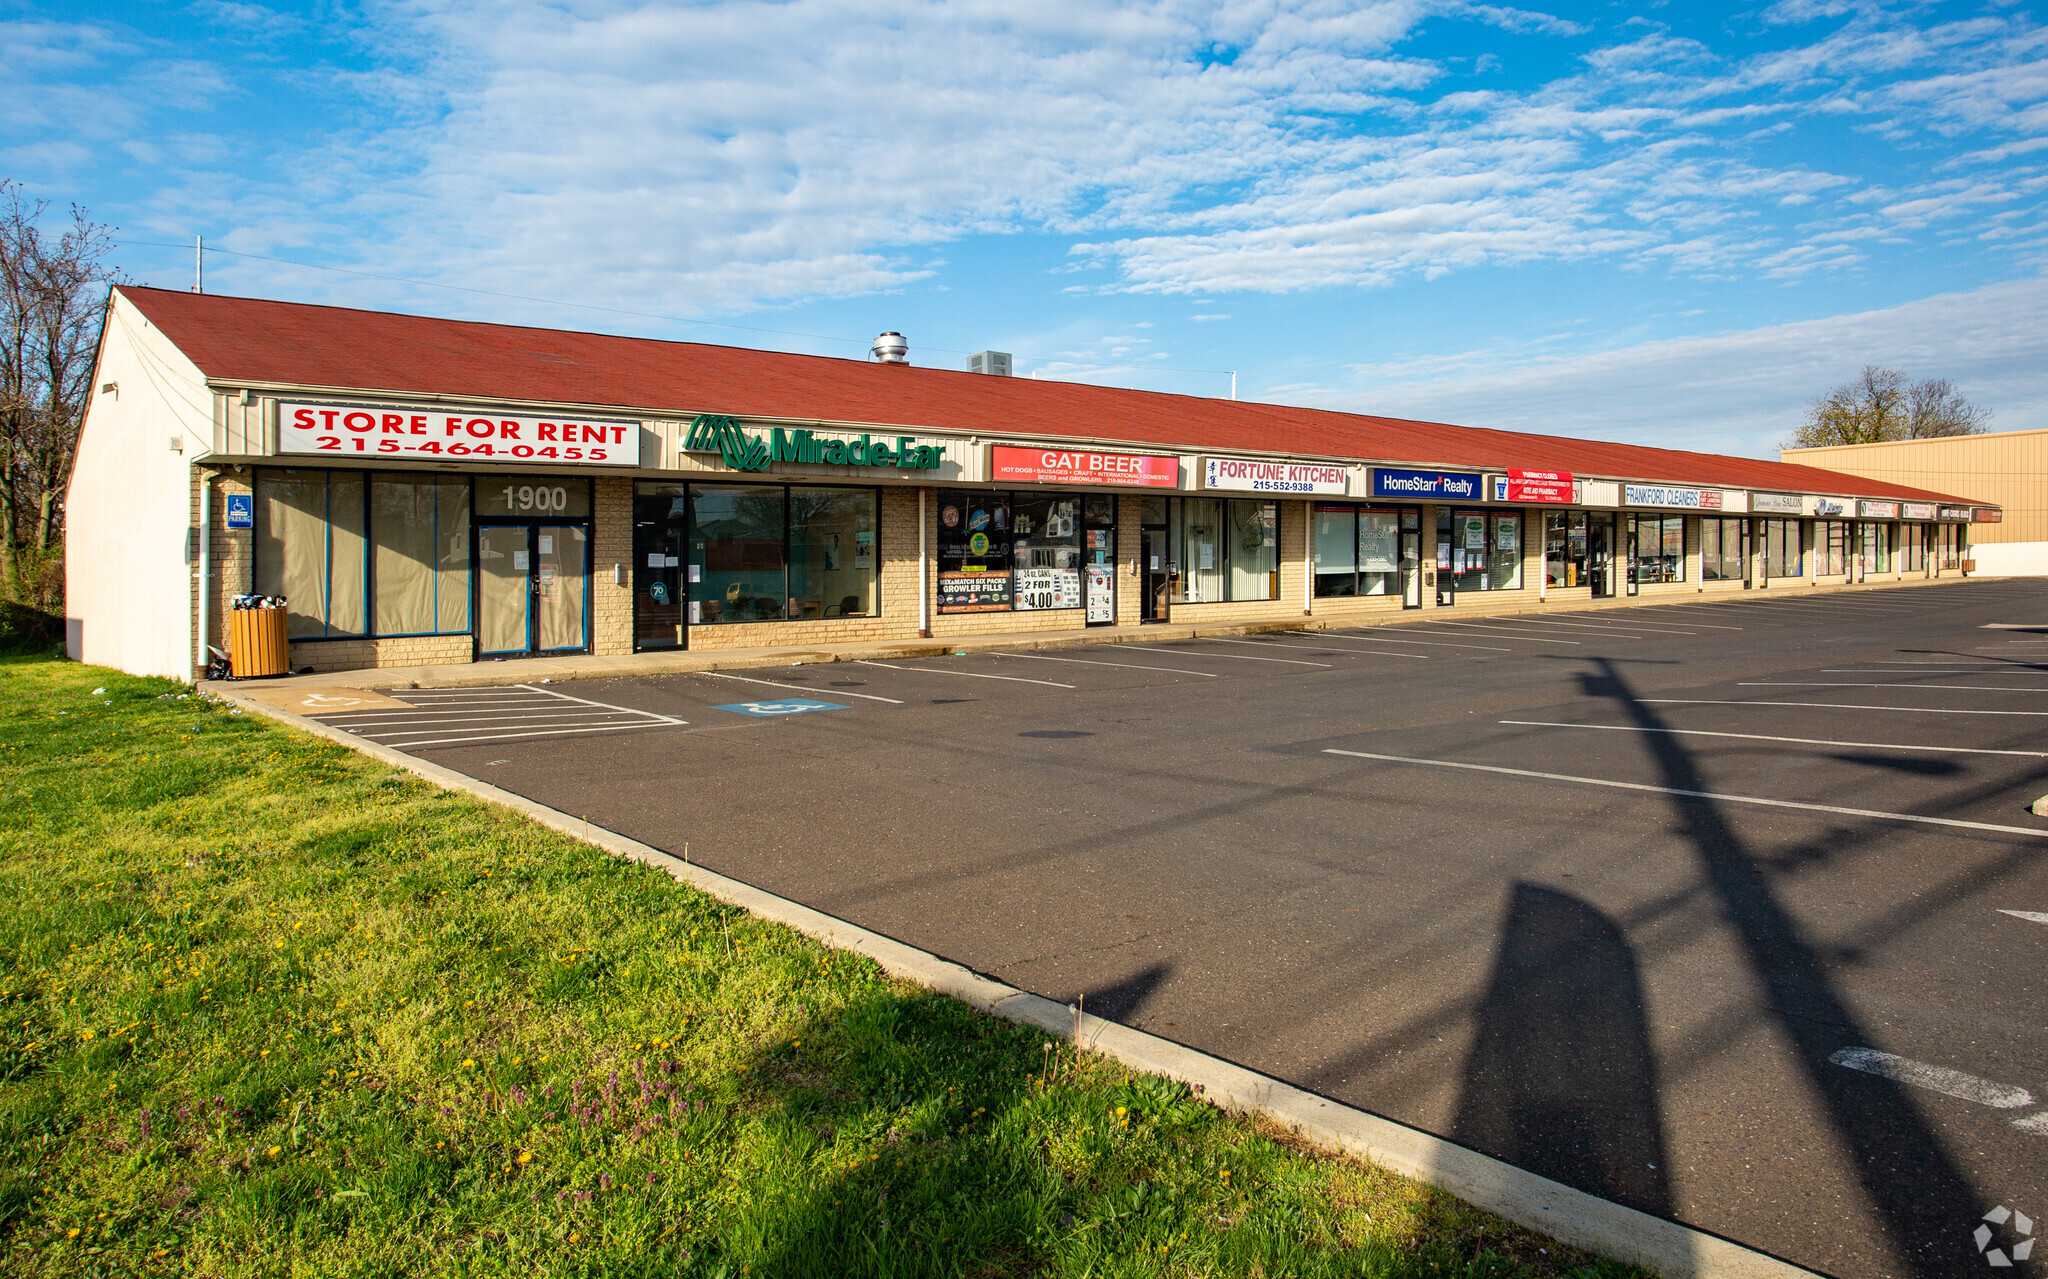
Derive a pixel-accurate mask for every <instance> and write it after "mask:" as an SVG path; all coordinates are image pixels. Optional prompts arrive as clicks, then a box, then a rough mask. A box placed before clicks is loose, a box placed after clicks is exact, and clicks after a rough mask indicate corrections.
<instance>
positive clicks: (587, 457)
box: [277, 400, 640, 467]
mask: <svg viewBox="0 0 2048 1279" xmlns="http://www.w3.org/2000/svg"><path fill="white" fill-rule="evenodd" d="M639 432H640V424H639V423H638V422H621V421H615V420H609V419H605V418H575V419H567V418H560V417H532V416H528V415H525V414H516V415H515V414H509V413H482V412H478V411H476V410H474V409H471V410H468V411H465V412H461V413H451V412H449V411H448V410H447V409H445V408H442V409H419V408H405V407H403V406H392V405H376V406H371V405H362V404H304V403H298V402H294V401H290V400H287V401H285V402H283V403H281V404H279V405H278V406H277V451H278V452H280V453H311V454H315V455H318V456H321V457H387V458H411V459H413V460H415V461H430V462H446V461H449V460H451V459H456V458H462V459H470V458H482V459H484V460H486V461H491V462H534V463H539V464H541V465H545V466H554V467H561V466H638V465H639V464H640V437H639Z"/></svg>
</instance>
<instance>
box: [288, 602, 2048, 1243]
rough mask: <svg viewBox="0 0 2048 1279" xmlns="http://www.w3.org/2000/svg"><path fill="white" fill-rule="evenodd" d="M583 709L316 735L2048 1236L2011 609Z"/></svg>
mask: <svg viewBox="0 0 2048 1279" xmlns="http://www.w3.org/2000/svg"><path fill="white" fill-rule="evenodd" d="M573 688H574V698H575V699H578V700H579V701H580V703H581V704H580V705H579V706H575V707H571V706H569V705H568V704H567V703H564V702H561V701H560V700H559V696H557V697H545V696H543V697H533V698H529V697H525V696H523V695H521V694H524V693H539V692H542V691H543V690H539V689H537V687H536V688H529V689H526V690H520V691H518V692H516V693H513V694H508V692H507V690H504V689H477V690H462V691H460V692H452V691H451V692H446V693H421V692H416V691H401V692H395V693H393V694H392V696H394V697H397V698H399V699H401V700H404V701H407V702H409V703H414V704H415V705H418V706H419V708H420V709H419V711H418V716H419V717H421V718H419V719H418V720H417V721H415V720H413V719H408V718H407V716H406V715H403V714H397V715H394V713H393V712H390V711H366V712H360V713H357V714H355V715H338V716H332V717H327V718H328V720H329V722H331V723H335V724H337V725H342V726H348V727H351V728H352V729H353V731H357V732H359V733H362V734H363V735H364V736H368V737H374V738H376V739H377V740H382V741H386V742H388V743H390V744H394V745H398V746H400V748H401V749H407V750H411V751H414V752H416V753H418V754H420V755H422V756H425V757H428V758H431V759H434V760H435V761H437V762H439V763H442V764H444V765H448V766H451V767H454V768H456V769H459V770H461V771H463V772H466V773H469V774H471V775H473V776H476V777H479V778H482V779H484V780H486V781H489V782H491V783H492V784H494V785H497V786H501V787H504V788H506V789H508V790H512V791H516V792H519V793H521V794H524V795H528V796H530V797H532V798H534V799H536V800H539V801H540V802H542V803H545V804H549V805H552V806H553V807H556V808H558V809H562V810H565V811H568V812H571V813H576V814H581V815H587V816H588V817H589V819H590V820H591V821H592V822H594V823H598V824H601V825H604V826H607V827H610V828H612V829H614V830H618V831H620V832H623V833H625V834H627V835H630V836H632V837H634V838H636V839H639V840H643V841H645V842H647V843H649V844H653V845H656V846H659V847H663V848H667V849H671V850H675V851H680V850H681V849H682V847H683V845H684V844H685V842H687V843H688V844H689V849H690V857H691V860H693V861H695V862H698V863H700V864H702V865H705V866H708V867H710V868H711V869H713V870H716V871H719V872H721V873H723V874H726V875H730V876H733V877H735V878H738V879H742V880H745V881H747V882H750V883H753V884H756V885H759V886H761V887H763V888H766V889H769V890H770V891H773V892H777V893H780V894H783V895H785V896H787V897H791V898H794V899H796V900H798V901H802V902H804V903H806V904H808V905H811V906H814V907H817V908H818V909H821V910H824V911H827V912H830V913H832V914H834V915H837V916H839V917H841V918H844V919H848V920H851V921H853V922H856V923H858V924H861V925H863V926H865V927H867V928H871V929H874V930H876V931H878V932H882V933H886V934H889V935H891V936H894V937H898V938H901V939H903V940H905V941H907V942H910V943H911V944H913V945H917V946H920V947H923V948H925V949H927V950H930V951H933V952H936V953H938V954H941V955H944V956H946V957H948V958H951V959H954V960H957V961H959V962H962V963H965V964H967V965H969V966H971V967H973V968H976V969H978V970H981V971H983V972H987V973H989V974H991V975H993V976H996V977H998V978H1000V979H1002V980H1004V981H1006V982H1010V983H1012V984H1014V985H1017V986H1020V987H1023V988H1025V989H1029V990H1033V991H1036V992H1039V993H1041V994H1044V995H1047V996H1050V997H1053V998H1057V999H1061V1000H1065V1001H1069V1002H1072V1001H1074V1000H1077V999H1082V998H1085V1000H1086V1004H1087V1007H1088V1010H1089V1011H1091V1012H1096V1013H1100V1014H1102V1015H1104V1016H1112V1017H1116V1018H1118V1019H1119V1020H1122V1021H1125V1022H1127V1023H1129V1024H1132V1025H1135V1026H1139V1027H1142V1028H1144V1029H1146V1030H1149V1031H1152V1032H1154V1033H1156V1034H1159V1035H1162V1036H1165V1037H1167V1038H1170V1039H1174V1040H1177V1041H1179V1042H1181V1043H1185V1044H1188V1045H1191V1046H1193V1047H1195V1048H1198V1049H1201V1050H1203V1051H1206V1052H1210V1053H1214V1054H1216V1055H1218V1056H1221V1057H1225V1058H1228V1059H1230V1060H1232V1061H1236V1062H1239V1063H1242V1064H1244V1065H1247V1066H1250V1067H1252V1068H1254V1069H1258V1070H1261V1071H1265V1072H1267V1073H1269V1074H1272V1075H1275V1076H1278V1077H1281V1078H1284V1079H1287V1080H1290V1081H1292V1082H1295V1083H1298V1084H1301V1085H1303V1086H1305V1087H1308V1088H1311V1089H1314V1090H1316V1091H1318V1092H1321V1093H1323V1094H1326V1095H1328V1096H1331V1097H1334V1098H1337V1099H1339V1100H1342V1101H1344V1102H1346V1103H1349V1104H1351V1105H1355V1106H1359V1107H1361V1108H1364V1109H1367V1110H1371V1111H1374V1112H1376V1113H1379V1114H1382V1115H1386V1116H1389V1117H1391V1118H1394V1119H1398V1120H1401V1121H1403V1122H1405V1123H1409V1124H1413V1125H1415V1126H1417V1127H1420V1128H1424V1129H1427V1130H1429V1131H1431V1132H1435V1133H1438V1134H1441V1135H1444V1136H1447V1137H1450V1138H1453V1139H1455V1140H1457V1141H1460V1142H1463V1143H1465V1144H1467V1145H1470V1146H1473V1147H1476V1148H1478V1149H1481V1150H1484V1151H1486V1152H1488V1153H1490V1154H1494V1155H1497V1156H1500V1157H1502V1158H1505V1159H1508V1160H1510V1161H1512V1162H1515V1163H1517V1164H1520V1165H1522V1166H1524V1167H1527V1168H1531V1169H1534V1170H1536V1171H1538V1172H1541V1173H1543V1174H1545V1175H1547V1176H1551V1177H1554V1178H1557V1179H1558V1180H1561V1181H1564V1182H1567V1183H1570V1184H1572V1185H1575V1186H1579V1187H1581V1188H1583V1189H1586V1190H1589V1191H1592V1192H1594V1193H1597V1194H1601V1195H1605V1196H1607V1197H1609V1198H1613V1199H1616V1200H1619V1201H1621V1202H1624V1203H1628V1204H1631V1205H1633V1206H1635V1207H1638V1208H1642V1209H1645V1210H1647V1211H1650V1212H1654V1213H1658V1214H1661V1215H1665V1216H1669V1217H1673V1218H1676V1219H1678V1220H1680V1221H1684V1222H1686V1223H1687V1224H1690V1225H1694V1226H1698V1227H1701V1228H1703V1229H1706V1230H1710V1231H1713V1232H1715V1233H1718V1234H1721V1235H1725V1236H1727V1237H1729V1238H1732V1239H1735V1240H1738V1241H1741V1242H1743V1243H1746V1244H1749V1245H1751V1246H1753V1247H1757V1248H1761V1249H1764V1250H1766V1251H1769V1252H1772V1253H1774V1254H1777V1255H1779V1256H1782V1257H1784V1258H1786V1259H1788V1260H1791V1261H1795V1262H1797V1263H1799V1264H1801V1265H1804V1266H1808V1267H1811V1268H1813V1269H1816V1270H1821V1271H1825V1272H1828V1273H1832V1274H1837V1275H1843V1276H1858V1277H1861V1276H1881V1275H1943V1276H1949V1275H1959V1274H1964V1273H1970V1272H1977V1271H1981V1270H1984V1269H1986V1268H1987V1260H1986V1257H1987V1252H1986V1250H1987V1249H1988V1248H1991V1247H1999V1248H2004V1249H2010V1248H2011V1247H2012V1246H2013V1245H2014V1244H2015V1243H2017V1242H2018V1241H2019V1238H2020V1236H2019V1234H2018V1233H2017V1231H2016V1222H2017V1219H2016V1218H2005V1219H2002V1220H2001V1222H2000V1224H1999V1225H1998V1227H1997V1229H1996V1230H1995V1231H1994V1237H1993V1238H1992V1240H1991V1242H1990V1243H1989V1244H1985V1245H1982V1246H1981V1247H1980V1245H1979V1242H1978V1240H1977V1238H1976V1237H1975V1235H1974V1232H1975V1231H1976V1230H1977V1228H1978V1226H1979V1224H1980V1219H1981V1218H1982V1217H1983V1215H1984V1214H1985V1213H1986V1212H1989V1211H1992V1210H1993V1209H1995V1208H1996V1207H1997V1206H1998V1205H2001V1204H2004V1205H2009V1206H2010V1207H2012V1208H2014V1209H2017V1210H2019V1211H2020V1212H2023V1213H2024V1214H2026V1215H2027V1217H2028V1218H2030V1219H2040V1218H2043V1217H2044V1216H2048V1171H2044V1170H2048V1018H2044V1016H2043V1008H2044V998H2043V997H2044V993H2048V991H2044V988H2043V987H2044V983H2043V981H2042V976H2041V974H2042V972H2043V961H2044V960H2048V864H2044V856H2048V819H2044V818H2037V817H2034V816H2033V815H2031V814H2030V813H2029V812H2028V811H2027V806H2028V804H2029V803H2030V802H2031V801H2032V800H2033V799H2034V798H2035V797H2036V796H2039V795H2042V794H2043V793H2048V585H2042V584H2036V583H2029V582H2021V581H2008V582H1999V581H1993V582H1956V583H1939V584H1932V585H1928V586H1925V587H1915V588H1911V589H1904V590H1887V591H1869V592H1855V593H1844V594H1835V595H1827V596H1816V597H1804V598H1800V597H1775V598H1774V597H1770V596H1769V595H1768V594H1767V593H1764V592H1758V593H1754V594H1749V595H1745V596H1743V597H1742V598H1740V599H1738V600H1733V601H1729V602H1726V603H1703V602H1698V601H1681V602H1675V603H1673V604H1670V605H1666V606H1658V607H1645V608H1641V609H1635V610H1630V611H1627V612H1615V611H1603V612H1580V613H1568V612H1560V613H1556V614H1545V615H1543V616H1542V617H1541V618H1540V619H1539V618H1528V617H1512V618H1474V617H1470V616H1463V617H1461V616H1459V615H1457V614H1456V613H1455V612H1451V613H1449V614H1447V615H1432V616H1431V617H1429V619H1428V620H1426V621H1416V622H1414V623H1408V624H1401V625H1398V626H1390V627H1384V628H1378V627H1360V628H1351V629H1346V630H1341V631H1331V632H1326V633H1317V634H1310V633H1297V634H1279V635H1271V636H1261V637H1243V638H1236V639H1202V640H1195V641H1190V642H1185V643H1173V644H1161V645H1150V644H1147V645H1110V644H1103V645H1099V646H1091V647H1085V648H1069V649H1061V650H1057V651H1054V652H1047V653H1015V654H1001V653H994V654H977V655H973V656H957V657H951V658H937V659H929V660H916V661H891V662H887V663H881V662H874V663H858V664H853V663H844V664H834V665H823V666H806V667H800V668H791V669H776V670H769V671H749V672H734V673H722V674H719V675H701V674H694V675H676V676H661V677H650V678H642V679H620V680H607V681H590V682H581V681H579V682H578V683H576V684H575V685H573ZM494 696H495V697H496V698H498V699H500V700H497V701H493V700H492V698H493V697H494ZM560 696H566V694H560ZM373 716H384V717H385V718H386V719H387V720H392V719H396V720H398V721H400V722H398V723H396V724H393V723H385V724H382V725H375V726H374V729H375V731H373V725H372V720H371V717H373ZM458 716H459V717H462V718H452V717H458ZM522 716H523V717H526V718H521V717H522ZM435 717H439V718H435ZM532 717H539V718H532ZM572 721H574V722H573V723H572ZM585 721H588V722H585ZM569 728H579V729H585V730H594V731H584V732H581V733H576V734H573V735H572V734H570V733H569V732H568V731H567V730H568V729H569ZM394 729H395V730H397V731H393V730H394ZM458 729H459V731H458ZM2044 1255H2048V1251H2044ZM2029 1265H2031V1266H2035V1267H2039V1266H2041V1265H2042V1262H2041V1260H2040V1259H2039V1258H2035V1259H2033V1260H2031V1261H2026V1262H2022V1263H2021V1264H2020V1266H2019V1267H2018V1269H2017V1270H2014V1271H2006V1273H2025V1268H2026V1267H2027V1266H2029Z"/></svg>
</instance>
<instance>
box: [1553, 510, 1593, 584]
mask: <svg viewBox="0 0 2048 1279" xmlns="http://www.w3.org/2000/svg"><path fill="white" fill-rule="evenodd" d="M1543 573H1544V577H1545V578H1546V580H1548V581H1549V583H1550V585H1552V586H1584V585H1585V584H1586V513H1585V512H1584V511H1546V512H1544V515H1543Z"/></svg>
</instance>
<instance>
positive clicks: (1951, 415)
mask: <svg viewBox="0 0 2048 1279" xmlns="http://www.w3.org/2000/svg"><path fill="white" fill-rule="evenodd" d="M1990 418H1991V412H1990V410H1988V409H1984V408H1980V407H1979V406H1977V405H1975V404H1972V403H1970V401H1969V400H1968V399H1966V398H1964V396H1963V393H1962V392H1961V391H1960V390H1958V389H1957V388H1956V386H1955V384H1954V383H1952V382H1950V381H1949V380H1948V379H1947V378H1928V379H1927V380H1925V381H1922V382H1912V381H1909V380H1908V379H1907V377H1906V375H1905V374H1903V373H1901V372H1899V371H1898V370H1896V369H1881V368H1879V367H1878V366H1876V365H1875V364H1866V365H1864V366H1863V372H1862V374H1861V375H1859V376H1858V377H1857V379H1856V380H1855V381H1854V382H1846V383H1844V384H1843V385H1841V386H1838V387H1836V388H1835V389H1834V390H1832V391H1829V392H1828V393H1827V394H1826V395H1823V396H1820V397H1818V398H1816V399H1815V400H1814V401H1813V403H1811V404H1809V405H1808V406H1807V409H1806V419H1805V420H1804V421H1803V422H1801V423H1800V424H1799V429H1798V431H1797V432H1796V433H1795V434H1794V436H1793V440H1792V447H1793V448H1801V449H1811V448H1826V447H1828V446H1830V445H1835V444H1876V443H1880V442H1882V441H1885V440H1922V439H1928V438H1930V437H1933V436H1937V435H1973V434H1976V433H1977V432H1979V431H1982V430H1983V429H1984V424H1985V423H1986V422H1987V421H1989V420H1990Z"/></svg>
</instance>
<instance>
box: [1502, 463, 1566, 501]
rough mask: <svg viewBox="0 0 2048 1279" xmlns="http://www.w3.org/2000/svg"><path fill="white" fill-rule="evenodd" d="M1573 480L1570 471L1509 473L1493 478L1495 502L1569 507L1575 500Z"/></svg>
mask: <svg viewBox="0 0 2048 1279" xmlns="http://www.w3.org/2000/svg"><path fill="white" fill-rule="evenodd" d="M1572 479H1573V477H1572V473H1571V472H1570V471H1509V472H1508V473H1507V474H1506V475H1496V476H1494V477H1493V500H1494V501H1496V502H1551V503H1556V504H1559V505H1565V506H1569V505H1570V504H1571V503H1572V502H1573V501H1574V500H1575V499H1574V498H1573V495H1572V494H1573V484H1572Z"/></svg>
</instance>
